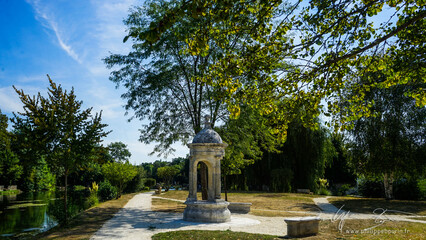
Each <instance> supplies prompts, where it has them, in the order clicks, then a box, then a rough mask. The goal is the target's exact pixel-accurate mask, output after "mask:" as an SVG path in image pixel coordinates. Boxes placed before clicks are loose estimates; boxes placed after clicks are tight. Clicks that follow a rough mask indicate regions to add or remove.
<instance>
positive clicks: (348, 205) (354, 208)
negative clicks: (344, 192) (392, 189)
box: [328, 197, 426, 216]
mask: <svg viewBox="0 0 426 240" xmlns="http://www.w3.org/2000/svg"><path fill="white" fill-rule="evenodd" d="M328 201H329V202H330V203H331V204H333V205H334V206H336V207H337V208H340V207H341V206H343V205H344V207H343V210H350V211H351V212H356V213H369V214H372V213H373V211H374V210H375V209H378V208H381V209H385V210H386V209H387V211H386V214H404V212H405V213H411V214H413V215H421V216H425V215H426V201H406V200H385V199H381V198H356V197H332V198H329V199H328ZM380 211H383V210H377V211H376V212H380ZM394 211H398V212H394Z"/></svg>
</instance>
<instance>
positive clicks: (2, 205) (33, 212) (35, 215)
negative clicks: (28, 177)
mask: <svg viewBox="0 0 426 240" xmlns="http://www.w3.org/2000/svg"><path fill="white" fill-rule="evenodd" d="M54 199H55V193H54V192H37V193H21V194H15V195H0V237H1V236H11V235H14V234H16V233H21V232H42V231H46V230H48V229H50V228H52V227H53V226H55V225H56V224H57V223H56V221H55V220H54V219H53V218H52V217H51V216H49V215H48V214H47V210H48V206H49V202H52V201H55V200H54Z"/></svg>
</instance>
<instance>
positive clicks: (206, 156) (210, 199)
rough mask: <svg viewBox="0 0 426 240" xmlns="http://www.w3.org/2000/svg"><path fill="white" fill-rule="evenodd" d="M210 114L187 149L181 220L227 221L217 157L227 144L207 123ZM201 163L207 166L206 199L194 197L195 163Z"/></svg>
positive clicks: (218, 157)
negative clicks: (185, 194) (186, 184)
mask: <svg viewBox="0 0 426 240" xmlns="http://www.w3.org/2000/svg"><path fill="white" fill-rule="evenodd" d="M209 120H210V117H209V116H206V117H205V123H204V129H203V130H201V131H200V132H199V133H198V134H197V135H196V136H195V137H194V140H193V141H192V143H190V144H188V147H189V148H190V157H189V195H188V198H187V199H186V202H185V204H186V208H185V211H184V212H183V220H185V221H191V222H211V223H221V222H228V221H230V220H231V212H230V211H229V210H228V205H229V203H228V202H226V201H225V200H223V199H221V196H220V194H221V179H220V177H221V176H220V160H221V159H222V158H223V156H224V155H225V148H226V147H227V146H228V145H227V144H226V143H223V142H222V138H221V137H220V136H219V134H218V133H217V132H215V131H214V130H213V129H212V127H211V123H210V121H209ZM200 162H203V163H205V164H206V166H207V172H208V177H207V200H204V201H203V200H198V199H197V165H198V163H200Z"/></svg>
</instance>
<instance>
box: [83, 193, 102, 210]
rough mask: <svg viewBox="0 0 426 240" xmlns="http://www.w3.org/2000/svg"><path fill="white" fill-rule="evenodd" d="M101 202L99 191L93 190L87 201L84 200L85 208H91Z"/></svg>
mask: <svg viewBox="0 0 426 240" xmlns="http://www.w3.org/2000/svg"><path fill="white" fill-rule="evenodd" d="M98 204H99V198H98V194H97V192H92V193H91V194H90V196H89V197H88V198H86V201H84V209H88V208H91V207H93V206H96V205H98Z"/></svg>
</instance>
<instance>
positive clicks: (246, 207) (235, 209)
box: [228, 202, 251, 213]
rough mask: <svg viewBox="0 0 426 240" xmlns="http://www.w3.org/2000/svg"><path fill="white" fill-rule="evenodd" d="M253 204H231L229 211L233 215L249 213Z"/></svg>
mask: <svg viewBox="0 0 426 240" xmlns="http://www.w3.org/2000/svg"><path fill="white" fill-rule="evenodd" d="M250 207H251V203H242V202H229V205H228V209H229V211H231V213H249V212H250Z"/></svg>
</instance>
